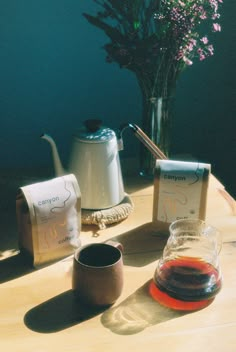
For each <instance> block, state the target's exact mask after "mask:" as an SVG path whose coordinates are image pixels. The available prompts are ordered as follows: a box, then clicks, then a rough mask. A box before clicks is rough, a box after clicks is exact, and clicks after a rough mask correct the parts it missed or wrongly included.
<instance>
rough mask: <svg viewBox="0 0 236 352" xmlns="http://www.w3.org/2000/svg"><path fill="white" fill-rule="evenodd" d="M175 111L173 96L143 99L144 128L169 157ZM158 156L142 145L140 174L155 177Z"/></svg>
mask: <svg viewBox="0 0 236 352" xmlns="http://www.w3.org/2000/svg"><path fill="white" fill-rule="evenodd" d="M172 113H173V98H172V97H169V96H167V97H151V98H150V99H149V100H148V101H145V100H144V101H143V115H142V130H143V131H144V132H145V133H146V135H147V136H148V137H149V138H150V139H151V140H152V141H153V143H155V144H156V145H157V146H158V147H159V149H161V151H162V152H163V153H164V154H165V155H166V156H167V157H168V156H169V153H170V133H171V120H172ZM155 164H156V158H155V157H154V156H153V155H152V154H151V152H150V151H149V150H148V149H147V148H146V147H145V146H144V145H141V146H140V175H142V176H146V177H150V178H151V177H153V174H154V168H155Z"/></svg>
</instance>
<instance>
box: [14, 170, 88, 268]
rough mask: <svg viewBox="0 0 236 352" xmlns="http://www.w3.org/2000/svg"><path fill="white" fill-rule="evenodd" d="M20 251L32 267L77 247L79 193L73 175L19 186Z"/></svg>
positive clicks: (67, 253)
mask: <svg viewBox="0 0 236 352" xmlns="http://www.w3.org/2000/svg"><path fill="white" fill-rule="evenodd" d="M16 215H17V223H18V233H19V248H20V251H21V252H22V253H23V254H25V255H26V256H28V257H29V258H30V259H31V261H32V264H33V266H34V267H39V266H43V265H46V264H48V263H50V262H53V261H55V260H58V259H61V258H63V257H66V256H68V255H70V254H72V253H73V252H74V250H75V249H76V248H78V247H79V246H80V244H81V243H80V229H81V194H80V189H79V185H78V182H77V180H76V178H75V176H74V175H73V174H70V175H66V176H62V177H57V178H54V179H51V180H49V181H44V182H39V183H35V184H32V185H28V186H25V187H21V188H20V189H19V191H18V194H17V199H16Z"/></svg>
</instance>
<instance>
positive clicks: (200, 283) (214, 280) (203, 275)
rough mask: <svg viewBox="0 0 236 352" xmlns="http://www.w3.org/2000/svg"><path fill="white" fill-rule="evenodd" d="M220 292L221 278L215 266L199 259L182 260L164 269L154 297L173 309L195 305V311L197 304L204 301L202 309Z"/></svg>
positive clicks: (184, 258) (152, 287) (179, 259)
mask: <svg viewBox="0 0 236 352" xmlns="http://www.w3.org/2000/svg"><path fill="white" fill-rule="evenodd" d="M154 286H156V289H155V287H154ZM220 289H221V275H220V273H219V271H218V270H217V269H216V268H215V267H214V266H213V265H211V264H209V263H207V262H205V261H203V260H201V259H198V258H190V257H180V258H177V259H174V260H170V261H167V262H166V263H164V264H163V265H162V266H161V268H160V270H159V271H158V274H157V275H156V277H154V282H153V284H152V286H151V294H152V295H153V296H154V298H156V299H157V300H159V299H160V300H161V301H162V303H163V304H165V305H167V306H169V307H172V306H173V308H174V307H175V304H177V303H178V302H180V303H181V301H182V302H186V304H185V305H183V307H186V308H188V307H189V309H191V302H192V303H193V304H192V307H193V308H194V309H195V308H198V304H197V302H200V304H199V308H201V307H203V306H204V302H205V303H206V305H207V304H208V302H209V301H210V300H211V299H213V298H214V297H215V295H216V294H217V293H218V292H219V290H220ZM179 306H181V304H180V305H179ZM177 308H178V304H177Z"/></svg>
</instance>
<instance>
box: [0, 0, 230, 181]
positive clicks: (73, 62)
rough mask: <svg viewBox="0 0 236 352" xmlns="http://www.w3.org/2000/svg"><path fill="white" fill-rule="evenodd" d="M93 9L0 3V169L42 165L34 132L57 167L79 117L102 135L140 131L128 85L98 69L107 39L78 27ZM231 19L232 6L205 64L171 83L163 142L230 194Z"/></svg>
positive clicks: (123, 74)
mask: <svg viewBox="0 0 236 352" xmlns="http://www.w3.org/2000/svg"><path fill="white" fill-rule="evenodd" d="M94 8H95V4H94V2H93V1H92V0H40V1H39V0H38V1H37V0H0V130H1V135H0V161H1V167H13V166H15V165H17V166H27V167H31V166H48V165H50V163H51V156H50V153H49V146H48V145H47V144H46V142H44V141H42V140H40V138H39V136H40V134H41V133H42V132H47V133H49V134H51V135H52V136H53V137H55V139H56V141H57V143H58V148H59V150H60V152H61V154H62V160H63V162H64V163H66V160H67V154H68V150H69V148H70V136H71V135H72V133H73V131H74V129H76V128H78V127H79V126H80V125H81V122H82V121H83V120H84V119H86V118H89V117H99V118H102V119H103V120H104V123H105V124H107V125H109V126H110V127H112V128H117V127H118V126H119V125H120V123H123V122H126V121H132V122H135V123H137V124H140V121H141V102H140V92H139V89H138V87H137V83H136V80H135V77H134V76H133V75H132V74H131V73H130V72H129V71H126V70H120V69H119V67H118V66H117V65H116V64H111V65H109V64H107V63H106V62H105V52H104V51H103V49H102V46H103V45H104V44H105V43H106V42H107V38H106V37H105V35H104V34H103V33H102V32H100V31H99V30H98V29H96V28H95V27H92V26H91V25H90V24H88V23H87V22H86V20H85V19H84V18H83V17H82V12H84V11H86V12H90V13H91V12H92V11H93V9H94ZM235 13H236V3H235V2H234V0H228V1H225V4H224V16H223V18H222V21H221V22H222V27H223V31H222V33H220V34H218V35H216V36H215V56H214V57H212V58H210V59H208V60H207V61H206V62H202V63H197V64H194V65H193V66H192V67H190V68H189V69H188V70H186V71H185V72H184V74H183V75H182V77H181V79H180V80H179V82H178V87H177V93H176V96H177V99H176V107H175V118H174V123H173V124H174V126H173V127H174V128H173V131H174V133H173V142H172V150H173V152H174V153H179V152H181V153H191V154H193V155H195V156H196V157H198V158H199V159H201V160H203V161H207V162H210V163H212V165H213V171H214V172H215V173H216V174H217V176H218V177H220V178H222V180H223V181H225V182H226V183H227V184H229V186H230V187H231V184H232V183H233V181H232V180H231V178H232V179H235V184H236V171H234V169H235V158H236V146H235V145H236V137H235V130H236V129H235V127H236V123H235V118H236V116H235V115H236V108H235V105H234V104H235V103H234V102H235V92H236V91H235V86H236V84H235V78H236V74H235V59H236V53H235V39H236V35H235V29H236V27H235V21H234V14H235ZM126 136H127V137H125V138H126V140H125V146H126V150H125V151H124V152H123V155H125V156H127V155H129V156H132V155H135V153H137V146H138V141H136V140H135V137H133V136H131V135H129V133H127V135H126ZM229 163H231V165H230V164H229ZM232 174H233V176H231V175H232Z"/></svg>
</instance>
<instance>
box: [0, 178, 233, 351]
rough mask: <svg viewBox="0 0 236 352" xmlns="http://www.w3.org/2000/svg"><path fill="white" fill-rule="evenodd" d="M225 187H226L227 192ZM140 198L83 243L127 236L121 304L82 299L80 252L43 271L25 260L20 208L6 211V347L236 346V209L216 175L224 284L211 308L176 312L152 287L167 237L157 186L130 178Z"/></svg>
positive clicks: (215, 220)
mask: <svg viewBox="0 0 236 352" xmlns="http://www.w3.org/2000/svg"><path fill="white" fill-rule="evenodd" d="M219 189H220V191H219ZM126 191H127V192H128V193H129V194H130V195H131V197H132V200H133V202H134V206H135V208H134V211H133V213H132V214H131V215H130V216H129V218H128V219H126V220H125V221H123V222H121V223H120V224H117V225H115V226H111V227H109V228H107V229H105V230H103V231H100V230H97V229H96V228H95V227H88V226H87V227H84V228H83V231H82V234H81V239H82V243H83V244H85V243H89V242H101V241H105V240H107V239H116V240H119V241H120V242H121V243H123V245H124V248H125V252H124V264H125V268H124V275H125V285H124V290H123V293H122V295H121V297H120V298H119V299H118V301H117V302H116V304H114V305H113V306H112V307H110V308H109V309H107V310H104V311H96V312H95V311H92V310H90V311H88V310H86V309H85V308H84V307H83V306H82V305H81V304H79V303H78V302H77V303H76V302H75V301H74V297H73V294H72V291H71V265H72V259H71V258H66V259H64V260H62V261H60V262H57V263H56V264H52V265H49V266H47V267H46V268H43V269H41V270H32V269H30V268H29V267H27V266H26V265H23V264H22V263H21V261H20V259H19V255H18V254H17V251H15V250H17V235H16V230H15V219H14V212H10V211H8V210H7V208H6V207H5V208H4V209H3V211H2V214H1V216H2V218H1V234H0V238H1V239H0V250H1V252H0V254H1V256H0V259H1V261H0V281H1V285H0V348H1V351H14V352H21V351H22V352H28V351H29V352H32V351H34V352H46V351H55V352H60V351H63V352H65V351H71V352H75V351H81V352H93V351H94V352H100V351H101V352H105V351H106V352H118V351H119V352H120V351H136V352H139V351H142V352H143V351H159V352H162V351H165V352H166V351H168V352H172V351H174V352H184V351H191V352H195V351H197V352H199V351H204V352H207V351H212V352H213V351H214V352H216V351H219V352H222V351H226V352H233V351H236V216H234V215H233V213H232V210H233V206H234V202H232V203H231V207H230V206H229V203H228V202H227V201H226V199H225V198H224V197H222V195H221V194H220V192H223V186H222V185H221V184H220V183H219V182H218V181H217V180H216V179H215V178H214V177H213V176H212V177H211V180H210V188H209V192H208V205H207V221H208V222H209V223H210V224H212V225H214V226H216V227H218V228H219V229H220V230H221V231H222V236H223V248H222V251H221V255H220V257H221V266H222V272H223V277H224V282H223V289H222V290H221V292H220V293H219V294H218V295H217V297H216V299H215V300H214V302H213V303H212V304H211V305H209V306H208V307H207V308H205V309H203V310H200V311H196V312H192V313H188V314H186V313H183V312H175V311H172V310H169V309H167V308H164V307H162V306H160V305H159V304H158V303H157V302H155V301H154V300H152V298H151V297H150V296H149V294H148V284H149V282H150V280H151V278H152V276H153V273H154V270H155V267H156V264H157V260H158V258H159V257H160V255H161V252H162V248H163V241H161V240H160V239H159V237H158V236H156V235H154V234H153V231H152V230H151V218H152V195H153V186H152V184H151V183H148V182H145V181H144V180H143V179H137V180H135V181H134V179H130V180H127V182H126Z"/></svg>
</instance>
